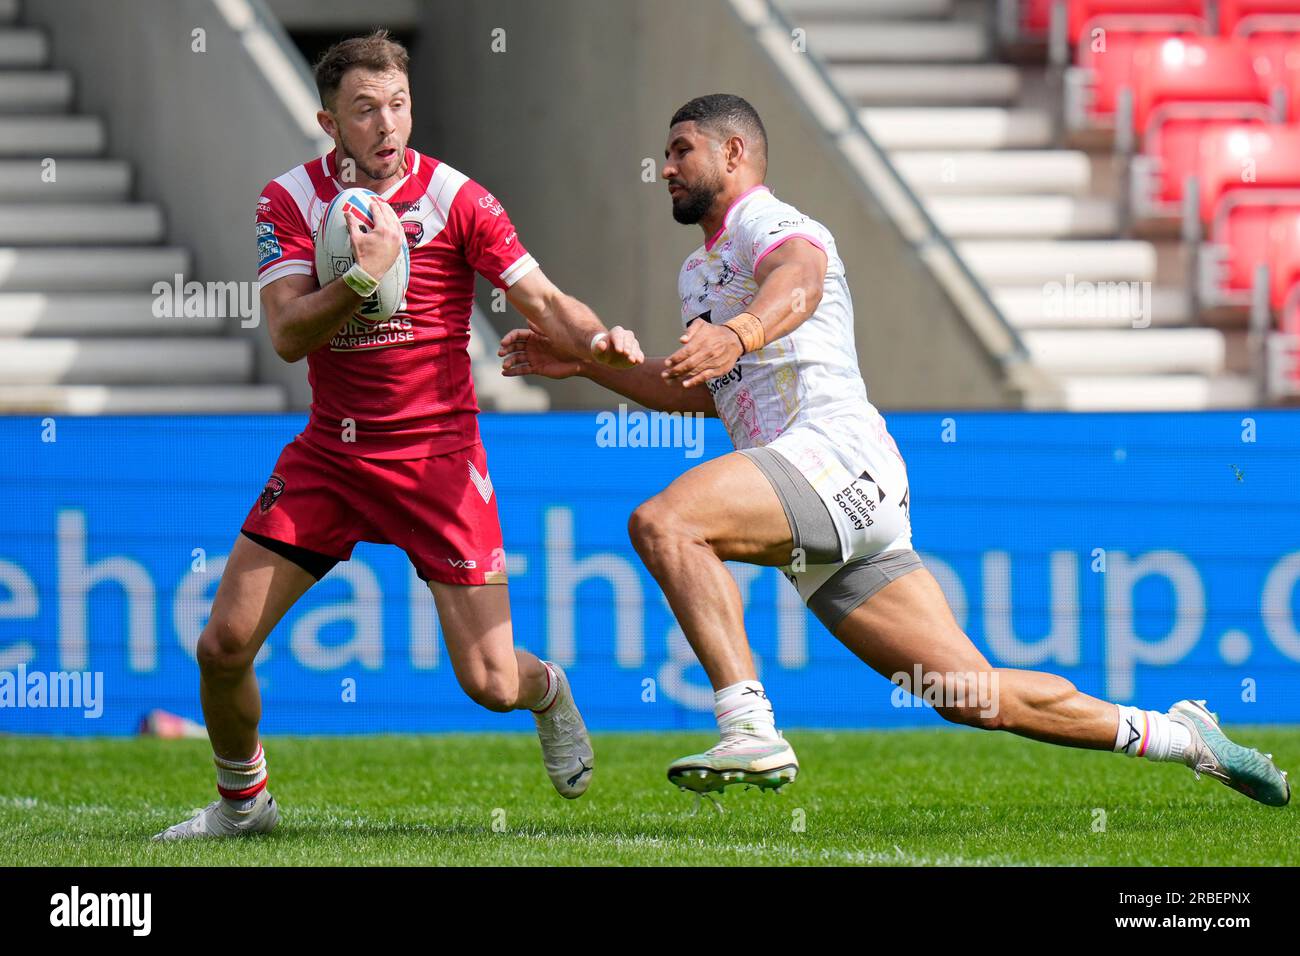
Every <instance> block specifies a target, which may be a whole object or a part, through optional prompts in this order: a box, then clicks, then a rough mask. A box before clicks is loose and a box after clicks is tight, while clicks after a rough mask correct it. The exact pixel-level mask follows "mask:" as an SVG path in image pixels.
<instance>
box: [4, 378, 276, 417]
mask: <svg viewBox="0 0 1300 956" xmlns="http://www.w3.org/2000/svg"><path fill="white" fill-rule="evenodd" d="M284 407H285V402H284V389H282V388H281V387H280V386H278V385H207V386H203V387H190V386H183V385H172V386H147V385H58V386H51V385H29V386H24V385H0V409H4V410H5V411H6V412H8V413H9V414H13V415H40V414H65V415H141V414H145V415H148V414H159V413H169V412H175V411H184V412H190V413H201V414H218V413H220V414H228V413H233V412H281V411H284Z"/></svg>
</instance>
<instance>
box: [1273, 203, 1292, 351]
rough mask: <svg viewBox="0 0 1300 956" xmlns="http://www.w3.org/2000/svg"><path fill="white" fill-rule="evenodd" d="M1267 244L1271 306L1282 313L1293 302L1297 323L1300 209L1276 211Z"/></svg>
mask: <svg viewBox="0 0 1300 956" xmlns="http://www.w3.org/2000/svg"><path fill="white" fill-rule="evenodd" d="M1268 241H1269V260H1268V269H1269V296H1268V298H1269V304H1270V305H1272V307H1273V310H1274V311H1275V312H1278V313H1283V310H1284V308H1285V307H1286V306H1287V305H1288V302H1287V300H1288V298H1290V299H1291V300H1293V301H1292V302H1291V303H1290V305H1291V306H1292V308H1291V309H1290V312H1291V315H1290V319H1291V321H1294V320H1295V317H1296V316H1300V208H1290V209H1278V210H1275V211H1274V213H1273V217H1272V220H1271V221H1270V222H1269V231H1268ZM1291 331H1300V329H1292V330H1291Z"/></svg>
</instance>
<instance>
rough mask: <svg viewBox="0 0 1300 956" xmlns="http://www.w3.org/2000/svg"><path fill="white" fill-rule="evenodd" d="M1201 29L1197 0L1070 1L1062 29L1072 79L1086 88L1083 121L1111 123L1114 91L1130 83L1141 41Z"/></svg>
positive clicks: (1200, 1) (1201, 5) (1204, 27)
mask: <svg viewBox="0 0 1300 956" xmlns="http://www.w3.org/2000/svg"><path fill="white" fill-rule="evenodd" d="M1206 32H1208V27H1207V20H1206V18H1205V10H1204V2H1203V0H1071V2H1070V4H1069V11H1068V34H1069V41H1070V43H1071V44H1073V45H1074V46H1075V64H1076V69H1077V71H1078V75H1079V76H1080V77H1081V79H1080V80H1076V81H1075V82H1076V84H1079V85H1082V86H1083V87H1085V88H1086V90H1087V92H1086V94H1083V96H1084V99H1085V101H1086V102H1085V104H1084V106H1083V109H1082V113H1083V114H1084V121H1083V122H1084V125H1089V126H1099V127H1104V126H1110V125H1111V124H1112V122H1113V117H1114V114H1115V110H1116V105H1117V100H1118V94H1119V91H1120V90H1121V89H1124V88H1126V87H1131V86H1132V82H1133V72H1132V71H1133V58H1134V55H1135V54H1136V52H1137V49H1138V48H1139V46H1140V45H1141V43H1142V41H1143V40H1145V39H1148V38H1150V37H1151V36H1152V35H1153V34H1154V35H1157V36H1161V37H1167V36H1171V35H1176V34H1204V33H1206ZM1070 112H1071V113H1072V114H1074V115H1075V116H1077V114H1078V113H1079V112H1080V110H1079V108H1078V107H1074V108H1072V109H1070ZM1074 122H1075V123H1076V124H1077V123H1079V122H1080V120H1079V119H1074Z"/></svg>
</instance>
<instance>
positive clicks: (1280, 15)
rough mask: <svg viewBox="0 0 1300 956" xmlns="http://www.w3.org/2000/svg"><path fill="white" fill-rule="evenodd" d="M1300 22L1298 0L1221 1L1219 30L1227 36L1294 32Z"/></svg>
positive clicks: (1299, 4)
mask: <svg viewBox="0 0 1300 956" xmlns="http://www.w3.org/2000/svg"><path fill="white" fill-rule="evenodd" d="M1297 21H1300V3H1298V2H1296V0H1219V32H1220V33H1222V34H1223V35H1224V36H1233V35H1236V36H1249V35H1251V34H1255V33H1276V32H1282V33H1294V32H1297V29H1300V28H1298V27H1297V26H1296V25H1295V24H1296V22H1297Z"/></svg>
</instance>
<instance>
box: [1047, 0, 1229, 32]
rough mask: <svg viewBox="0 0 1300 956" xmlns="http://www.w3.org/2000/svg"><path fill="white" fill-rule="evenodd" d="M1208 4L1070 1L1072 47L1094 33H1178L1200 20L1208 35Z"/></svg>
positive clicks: (1178, 0) (1190, 0) (1195, 1)
mask: <svg viewBox="0 0 1300 956" xmlns="http://www.w3.org/2000/svg"><path fill="white" fill-rule="evenodd" d="M1205 6H1206V5H1205V0H1070V7H1069V37H1070V42H1071V43H1078V42H1079V41H1080V40H1081V39H1083V38H1085V37H1088V36H1090V35H1091V31H1092V30H1093V29H1104V30H1106V31H1107V33H1110V32H1111V31H1117V32H1122V33H1152V32H1156V33H1178V32H1182V30H1183V29H1184V27H1185V25H1186V24H1185V21H1187V20H1189V19H1190V20H1198V21H1200V23H1201V27H1200V28H1199V29H1197V30H1196V31H1195V32H1200V33H1204V32H1205V29H1204V24H1205V23H1206V12H1205Z"/></svg>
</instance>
